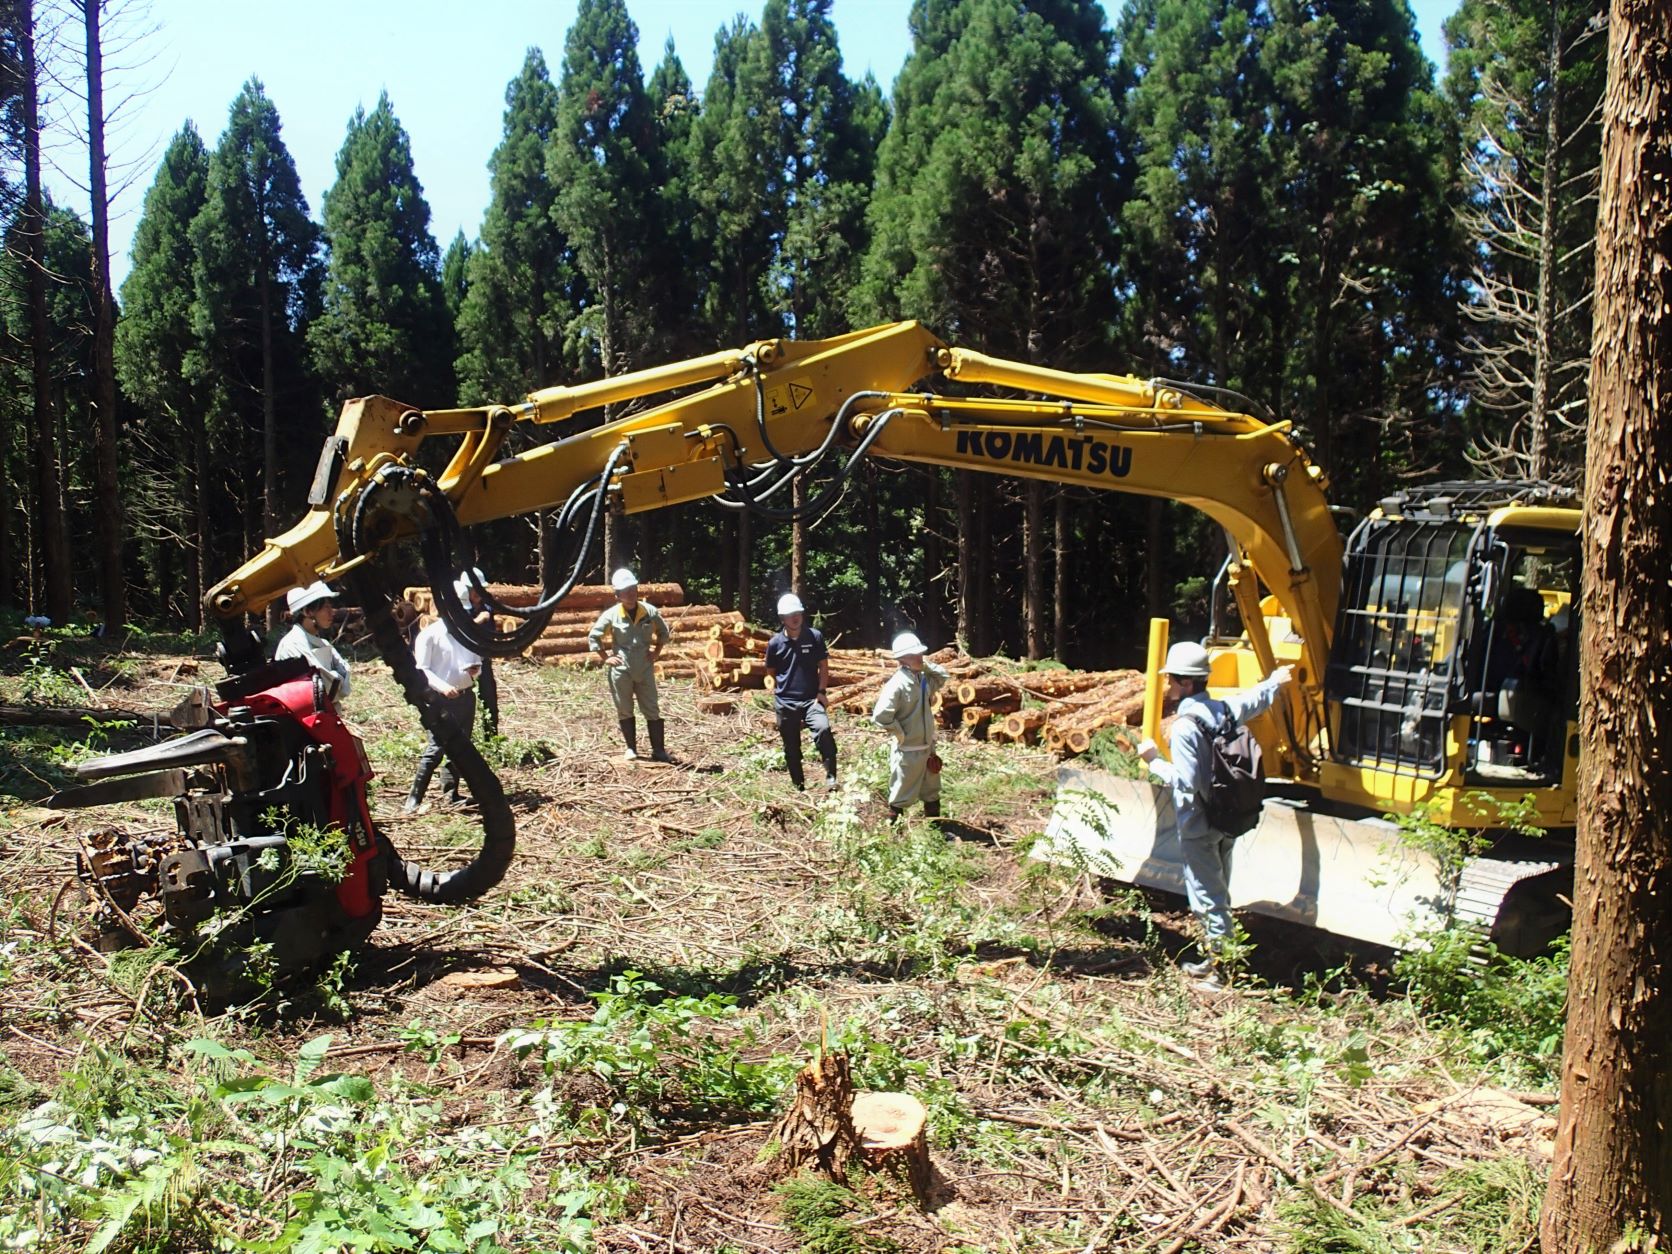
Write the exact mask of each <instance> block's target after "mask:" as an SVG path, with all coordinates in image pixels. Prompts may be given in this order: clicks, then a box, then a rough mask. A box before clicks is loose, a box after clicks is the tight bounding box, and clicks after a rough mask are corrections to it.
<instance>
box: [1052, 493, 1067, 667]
mask: <svg viewBox="0 0 1672 1254" xmlns="http://www.w3.org/2000/svg"><path fill="white" fill-rule="evenodd" d="M1068 559H1069V553H1068V494H1067V493H1066V492H1064V491H1063V490H1062V489H1061V488H1058V489H1057V499H1056V506H1055V517H1054V519H1053V522H1052V535H1051V656H1052V657H1054V658H1056V659H1057V661H1059V662H1065V663H1066V662H1067V661H1068Z"/></svg>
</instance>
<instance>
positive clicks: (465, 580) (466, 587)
mask: <svg viewBox="0 0 1672 1254" xmlns="http://www.w3.org/2000/svg"><path fill="white" fill-rule="evenodd" d="M476 578H478V579H481V578H482V572H481V571H477V572H476ZM470 588H471V583H470V572H469V571H466V572H465V573H464V574H462V575H460V576H459V577H458V578H457V579H455V580H453V593H454V595H455V596H457V597H458V598H459V600H460V601H462V602H464V604H466V605H469V604H470Z"/></svg>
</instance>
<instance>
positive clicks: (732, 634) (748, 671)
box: [406, 583, 1144, 756]
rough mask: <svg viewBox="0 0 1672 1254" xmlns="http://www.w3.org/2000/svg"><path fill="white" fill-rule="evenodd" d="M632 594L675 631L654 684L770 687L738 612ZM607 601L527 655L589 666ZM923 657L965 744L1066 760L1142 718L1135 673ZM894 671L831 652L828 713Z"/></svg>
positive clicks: (578, 593)
mask: <svg viewBox="0 0 1672 1254" xmlns="http://www.w3.org/2000/svg"><path fill="white" fill-rule="evenodd" d="M488 588H489V591H491V592H492V593H493V595H494V597H495V599H497V600H499V601H501V602H503V603H504V604H506V605H514V606H526V605H533V604H534V603H535V602H536V601H537V600H538V599H539V596H540V589H539V588H537V587H532V586H529V585H525V584H489V585H488ZM639 594H640V595H641V596H642V597H644V598H645V599H646V600H647V601H649V602H650V603H651V604H652V605H654V606H656V607H657V608H658V609H660V610H661V611H662V616H663V617H664V618H666V619H667V620H668V626H669V628H670V629H672V632H673V638H672V639H671V640H670V641H669V642H668V646H667V647H666V648H665V649H663V650H662V657H661V660H660V661H659V662H658V663H657V664H656V675H657V678H659V679H689V680H691V681H693V682H694V683H695V684H696V687H697V690H698V692H699V693H702V694H711V693H715V692H737V691H741V690H747V689H765V690H768V691H770V690H771V688H772V677H771V675H769V674H768V673H767V670H766V645H767V642H768V641H769V640H771V639H772V633H771V632H770V631H766V630H764V629H763V628H759V627H752V626H750V625H749V624H748V623H746V622H744V621H743V615H741V614H739V613H738V612H737V611H735V610H722V609H720V608H719V607H718V606H713V605H686V604H685V589H684V588H682V587H681V586H680V585H679V584H676V583H651V584H641V585H640V588H639ZM406 598H407V600H409V601H411V602H412V603H413V605H414V606H415V607H416V608H417V610H418V612H419V613H420V614H421V615H424V616H426V621H427V618H428V616H430V615H433V614H434V613H435V605H434V601H433V599H432V598H431V596H430V592H429V589H428V588H408V589H407V591H406ZM614 604H615V593H614V592H612V591H611V590H610V589H609V588H608V587H607V586H605V585H602V584H589V585H585V586H583V587H578V588H575V589H574V590H573V591H572V592H570V594H569V595H568V596H566V597H564V598H563V600H562V602H561V603H560V604H559V605H558V607H557V612H556V613H554V614H553V615H552V619H551V622H550V623H549V624H548V625H547V627H546V630H545V632H544V633H542V635H541V637H540V639H539V640H537V641H535V643H534V644H533V645H532V646H531V647H530V648H529V651H528V652H529V655H530V656H531V657H535V658H538V659H539V660H540V661H542V662H544V663H546V664H547V665H551V666H577V667H579V666H589V665H596V664H597V658H596V656H595V655H594V654H592V653H590V652H588V650H587V633H588V632H589V631H591V630H592V624H593V623H594V622H595V621H596V620H597V618H598V613H599V611H600V610H603V609H605V608H607V607H609V606H611V605H614ZM929 660H930V661H932V662H937V663H939V664H940V665H941V666H944V667H945V668H946V669H947V671H948V672H949V673H950V675H951V679H950V680H949V682H948V683H947V684H946V685H945V686H944V687H943V688H942V689H941V691H940V692H939V693H938V694H937V695H936V697H935V706H934V708H935V714H936V718H937V720H938V721H939V723H940V725H941V726H942V727H945V728H947V729H949V730H951V731H955V732H957V733H958V734H960V735H961V736H964V737H965V738H970V739H985V740H990V741H995V742H1000V743H1008V744H1025V745H1031V744H1039V745H1042V746H1044V747H1045V748H1046V749H1049V750H1050V751H1051V752H1053V753H1058V754H1063V755H1067V756H1072V755H1073V754H1077V753H1084V752H1085V751H1086V748H1087V746H1088V745H1089V744H1090V743H1091V738H1092V737H1093V736H1094V735H1096V734H1097V733H1098V732H1099V731H1102V730H1103V729H1104V728H1107V727H1137V726H1138V724H1139V723H1140V722H1141V721H1142V719H1143V710H1144V677H1143V675H1142V674H1141V673H1140V672H1138V671H1070V670H1053V671H1024V672H1021V673H1017V674H1004V673H1002V672H1001V671H1000V670H999V669H998V668H997V667H996V666H995V665H994V664H993V663H992V662H991V661H985V660H982V659H978V658H972V657H969V656H967V655H965V654H963V653H960V652H959V651H958V650H957V649H954V648H946V649H942V650H941V651H940V652H938V653H932V654H930V655H929ZM898 665H899V663H897V662H895V661H894V659H893V658H892V657H891V656H890V655H889V653H888V651H887V650H886V649H843V648H832V649H831V650H830V692H829V706H830V708H831V709H832V710H843V711H845V712H847V713H849V714H869V713H870V712H871V709H872V707H873V706H874V705H875V704H876V700H877V694H878V692H880V691H881V690H882V686H883V684H885V683H886V682H887V681H888V678H889V676H890V675H892V674H894V672H895V670H896V669H897V667H898ZM714 708H715V709H719V708H721V706H719V705H716V706H715V707H714ZM724 708H726V709H730V708H732V707H731V706H730V705H725V706H724Z"/></svg>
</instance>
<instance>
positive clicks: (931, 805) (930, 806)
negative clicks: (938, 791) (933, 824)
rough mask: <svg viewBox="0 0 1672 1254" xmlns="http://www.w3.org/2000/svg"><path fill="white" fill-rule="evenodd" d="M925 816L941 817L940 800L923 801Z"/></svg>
mask: <svg viewBox="0 0 1672 1254" xmlns="http://www.w3.org/2000/svg"><path fill="white" fill-rule="evenodd" d="M923 817H924V818H926V819H938V818H940V802H938V801H925V802H924V803H923Z"/></svg>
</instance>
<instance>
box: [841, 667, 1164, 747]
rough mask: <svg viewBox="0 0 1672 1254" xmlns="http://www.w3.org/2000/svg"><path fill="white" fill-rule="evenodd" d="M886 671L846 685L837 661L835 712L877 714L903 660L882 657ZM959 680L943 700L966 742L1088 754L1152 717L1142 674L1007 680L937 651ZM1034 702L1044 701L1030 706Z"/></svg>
mask: <svg viewBox="0 0 1672 1254" xmlns="http://www.w3.org/2000/svg"><path fill="white" fill-rule="evenodd" d="M877 656H878V657H879V659H880V667H879V669H878V670H877V671H876V672H874V673H872V674H868V675H864V676H861V677H859V678H858V679H855V680H853V681H852V682H850V683H848V684H846V685H845V686H843V687H837V686H836V676H835V670H834V666H835V664H834V663H832V674H831V693H830V708H831V709H834V710H845V711H847V712H848V713H850V714H869V713H870V712H871V707H872V706H873V705H874V704H875V702H876V699H877V693H878V692H879V691H880V690H881V688H882V685H883V684H884V683H885V682H886V681H887V679H888V677H889V676H890V675H891V674H893V673H894V668H895V665H896V664H895V663H894V662H893V661H892V660H889V659H887V656H886V655H885V654H879V655H877ZM929 660H930V661H932V662H938V663H939V664H940V665H941V666H944V667H945V668H946V670H947V671H948V672H949V674H950V676H951V678H950V680H949V681H948V682H947V684H946V685H945V686H944V687H943V688H942V689H941V690H940V692H939V693H938V694H937V695H936V697H935V713H936V717H937V719H938V721H939V723H940V725H941V726H942V727H945V728H948V729H950V730H953V731H957V732H958V733H959V734H960V735H962V736H964V737H966V738H972V739H982V738H985V739H987V740H991V741H998V742H1007V743H1011V744H1036V743H1037V744H1043V745H1044V746H1045V748H1047V749H1049V750H1051V751H1052V752H1053V753H1060V754H1066V755H1072V754H1076V753H1084V752H1085V751H1086V748H1087V747H1088V746H1089V745H1090V744H1091V738H1092V737H1093V736H1094V735H1096V734H1097V733H1098V732H1099V731H1102V730H1103V729H1104V728H1106V727H1136V726H1138V724H1139V723H1141V722H1142V721H1143V715H1144V677H1143V675H1142V673H1140V672H1138V671H1069V670H1061V671H1027V672H1023V673H1020V674H1014V675H1006V674H1002V673H1000V672H999V671H997V670H996V669H995V668H994V667H993V665H992V663H990V662H986V661H981V660H979V659H977V658H971V657H968V656H966V655H965V654H962V653H959V652H958V651H957V650H956V649H942V650H941V651H940V652H939V653H933V654H930V657H929ZM1027 698H1033V699H1034V700H1036V701H1039V702H1043V704H1039V705H1030V706H1027V707H1026V708H1024V701H1025V700H1026V699H1027Z"/></svg>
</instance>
